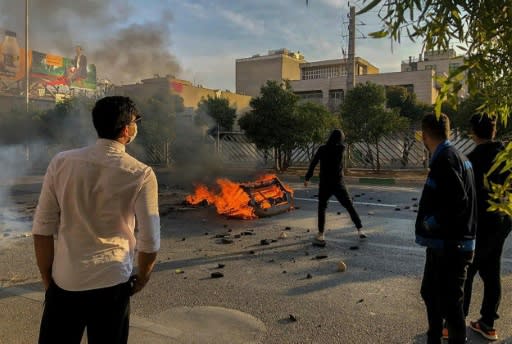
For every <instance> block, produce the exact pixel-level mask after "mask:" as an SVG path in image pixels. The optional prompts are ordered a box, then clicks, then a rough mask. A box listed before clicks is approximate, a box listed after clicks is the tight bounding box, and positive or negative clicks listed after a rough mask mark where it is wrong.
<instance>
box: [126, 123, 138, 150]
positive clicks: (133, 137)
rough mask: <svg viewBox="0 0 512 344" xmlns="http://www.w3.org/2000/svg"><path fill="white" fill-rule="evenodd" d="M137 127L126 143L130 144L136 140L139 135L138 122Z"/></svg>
mask: <svg viewBox="0 0 512 344" xmlns="http://www.w3.org/2000/svg"><path fill="white" fill-rule="evenodd" d="M134 128H135V129H134V130H133V134H132V135H130V138H129V139H128V142H126V144H127V145H128V144H130V143H132V142H133V140H135V137H136V136H137V124H135V127H134Z"/></svg>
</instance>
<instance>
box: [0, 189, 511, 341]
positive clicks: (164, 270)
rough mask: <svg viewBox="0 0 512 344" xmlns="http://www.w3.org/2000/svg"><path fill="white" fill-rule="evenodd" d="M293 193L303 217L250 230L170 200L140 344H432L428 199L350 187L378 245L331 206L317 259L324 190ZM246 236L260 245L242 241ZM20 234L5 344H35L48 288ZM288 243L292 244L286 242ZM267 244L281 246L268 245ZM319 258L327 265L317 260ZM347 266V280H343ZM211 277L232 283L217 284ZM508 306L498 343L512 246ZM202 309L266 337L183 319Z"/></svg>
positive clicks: (11, 250) (170, 196) (26, 202)
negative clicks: (421, 202)
mask: <svg viewBox="0 0 512 344" xmlns="http://www.w3.org/2000/svg"><path fill="white" fill-rule="evenodd" d="M291 186H292V187H293V188H294V189H295V190H296V192H295V197H296V204H295V205H296V208H297V209H296V210H294V211H291V212H288V213H285V214H281V215H278V216H275V217H270V218H263V219H257V220H251V221H243V220H229V219H226V218H223V217H221V216H219V215H217V214H216V213H215V210H214V209H212V208H200V209H188V208H186V207H182V206H181V205H180V200H181V199H182V197H183V195H184V193H183V192H182V191H180V190H174V189H168V190H164V189H163V190H162V192H163V194H162V197H161V213H162V248H161V251H160V253H159V256H158V259H159V261H158V264H157V267H156V270H155V272H154V274H153V276H152V279H151V281H150V283H149V284H148V286H147V287H146V288H145V289H144V290H143V291H142V292H141V293H140V294H138V295H136V296H135V297H134V298H133V299H132V314H133V315H134V319H136V320H135V323H134V328H133V331H132V337H131V339H130V342H131V343H192V342H195V343H228V342H229V343H235V342H237V341H236V340H233V341H231V340H229V341H227V340H226V338H228V337H229V334H230V333H231V334H232V338H233V336H234V337H236V336H238V338H252V339H251V340H249V339H246V340H244V341H239V342H248V343H249V342H253V343H265V344H267V343H276V344H277V343H383V344H384V343H385V344H387V343H424V342H425V331H426V315H425V307H424V305H423V302H422V300H421V297H420V295H419V288H420V282H421V276H422V272H423V264H424V249H422V248H420V247H418V246H416V245H415V244H414V233H413V224H414V219H415V215H416V213H415V212H414V209H415V203H417V200H416V199H419V197H420V192H421V190H420V188H416V187H382V186H362V185H353V186H351V187H350V192H351V194H352V195H353V196H354V199H355V201H356V209H357V210H358V212H359V213H360V215H361V217H362V220H363V224H364V229H365V231H366V233H367V234H368V235H369V238H368V239H367V240H365V241H360V240H359V239H358V238H357V236H356V231H355V228H354V227H353V225H352V224H351V223H350V219H349V217H348V214H347V213H346V212H345V211H344V209H343V208H342V207H341V206H340V205H339V204H337V203H335V202H332V203H330V205H329V209H328V216H327V226H326V227H327V233H326V237H327V241H328V244H327V246H326V247H325V248H316V247H313V246H312V245H311V238H312V236H313V234H314V233H315V231H316V206H317V202H316V198H315V194H316V192H317V189H316V186H315V185H312V186H311V187H309V188H308V189H304V188H303V187H302V186H301V185H300V184H298V183H295V184H294V183H292V184H291ZM17 188H18V191H20V192H14V195H15V197H14V198H12V199H11V201H15V202H19V203H14V205H13V203H12V202H11V204H10V206H9V207H10V208H9V209H10V210H11V211H15V210H16V209H17V211H18V212H19V210H20V209H22V210H23V211H24V212H25V213H24V214H25V215H23V216H29V215H30V209H27V208H30V207H31V206H33V205H34V202H35V199H37V191H38V188H37V186H24V187H22V186H17ZM23 190H24V191H23ZM16 195H17V196H16ZM332 200H333V201H334V198H333V199H332ZM0 206H2V205H0ZM5 206H6V205H5V204H4V205H3V207H4V210H5V209H6V208H5ZM13 207H14V208H16V207H17V208H16V209H12V208H13ZM398 209H399V210H398ZM338 212H339V214H338ZM26 214H28V215H26ZM0 223H1V220H0ZM4 225H5V219H4ZM25 225H29V222H28V223H27V224H25ZM4 227H5V226H4ZM243 232H251V233H253V235H240V237H238V234H242V233H243ZM10 233H13V231H11V232H10ZM15 233H16V234H10V235H9V236H6V237H3V238H2V239H0V240H1V242H2V243H3V244H2V246H1V250H0V286H1V287H2V288H0V308H1V309H2V310H3V311H1V312H0V323H2V326H0V343H9V344H11V343H35V342H36V340H35V337H36V335H37V329H38V322H39V318H40V314H41V311H42V305H41V301H40V297H41V285H40V283H39V282H38V273H37V270H36V268H35V262H34V258H33V251H32V246H31V245H32V242H31V239H30V238H25V237H22V235H18V234H22V233H23V230H20V231H18V230H17V231H16V232H15ZM281 233H286V236H287V237H286V238H284V239H279V236H280V234H281ZM219 234H229V235H230V236H231V237H232V238H233V239H234V242H233V243H231V244H222V243H221V239H219V238H216V237H215V236H216V235H219ZM263 239H269V240H271V241H272V240H275V242H271V243H270V245H261V244H260V241H261V240H263ZM319 255H324V256H327V257H325V258H323V259H317V256H319ZM340 260H342V261H344V262H345V263H346V265H347V271H345V272H339V271H338V263H339V261H340ZM218 264H222V265H224V267H223V268H219V265H218ZM212 272H222V273H223V275H224V277H222V278H217V279H212V278H211V277H210V275H211V273H212ZM30 291H34V292H35V293H30ZM481 291H482V285H481V283H480V281H479V280H478V279H477V282H476V285H475V297H474V301H473V302H474V304H473V305H472V308H471V319H474V318H477V317H478V309H479V304H478V303H479V302H480V301H481ZM503 294H504V295H503V300H502V306H501V308H500V314H501V319H500V320H498V321H497V323H496V326H497V328H498V331H499V335H500V337H501V338H502V339H503V340H502V341H499V343H512V307H511V305H512V245H511V243H510V239H509V241H508V242H507V244H506V249H505V252H504V263H503ZM38 298H39V299H38ZM38 300H39V301H38ZM202 306H213V307H217V308H218V309H224V310H230V311H231V310H235V311H239V312H243V313H244V314H246V315H248V316H249V317H250V318H251V319H253V320H256V321H259V323H258V324H259V325H258V326H256V325H254V326H253V327H251V326H247V327H246V330H247V331H253V332H251V333H249V334H248V333H247V331H246V332H245V333H242V332H243V331H244V329H243V326H238V327H237V328H238V329H240V328H242V330H241V332H240V334H238V335H233V333H235V332H233V331H234V330H233V328H232V327H229V326H228V325H232V320H226V321H225V322H223V321H221V320H222V319H224V318H222V317H221V316H220V315H219V317H218V318H217V317H216V316H214V315H210V316H204V314H206V313H201V314H203V316H202V317H199V316H196V317H195V319H196V320H197V319H198V318H200V321H196V322H194V321H192V320H190V319H188V320H183V319H182V318H180V317H179V316H177V315H176V314H177V313H176V312H177V310H181V309H183V308H181V307H189V308H190V309H198V310H200V309H202V308H200V307H202ZM208 314H211V313H208ZM290 315H292V316H293V318H294V319H295V320H296V321H293V320H292V319H291V317H290ZM178 319H181V320H180V321H178ZM226 319H227V318H226ZM237 319H239V318H237ZM215 320H217V322H215ZM147 324H149V325H147ZM187 324H188V325H187ZM251 324H254V322H252V323H251ZM261 324H263V325H261ZM146 325H147V326H146ZM173 331H174V332H173ZM177 332H180V333H177ZM468 334H469V343H486V342H487V341H484V340H482V339H480V337H479V336H478V335H475V334H473V333H471V330H469V329H468ZM244 336H248V337H244ZM251 336H252V337H251ZM198 338H201V339H198ZM205 338H208V339H205Z"/></svg>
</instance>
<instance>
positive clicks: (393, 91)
mask: <svg viewBox="0 0 512 344" xmlns="http://www.w3.org/2000/svg"><path fill="white" fill-rule="evenodd" d="M386 106H387V107H388V108H389V109H398V111H399V114H400V116H402V117H405V118H407V119H409V121H410V124H411V127H412V128H413V129H416V128H417V127H418V125H419V123H420V122H421V119H422V118H423V116H424V115H425V114H426V113H427V112H430V111H432V106H431V105H429V104H425V103H422V102H420V101H418V100H417V98H416V93H410V92H408V91H407V89H406V88H405V87H401V86H387V87H386Z"/></svg>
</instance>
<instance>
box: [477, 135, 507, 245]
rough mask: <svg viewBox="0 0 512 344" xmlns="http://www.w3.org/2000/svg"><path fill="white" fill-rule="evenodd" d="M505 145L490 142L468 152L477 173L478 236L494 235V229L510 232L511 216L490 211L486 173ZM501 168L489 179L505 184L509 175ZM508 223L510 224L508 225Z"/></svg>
mask: <svg viewBox="0 0 512 344" xmlns="http://www.w3.org/2000/svg"><path fill="white" fill-rule="evenodd" d="M504 149H505V147H504V146H503V143H501V142H488V143H482V144H479V145H478V146H476V148H475V149H474V150H473V151H472V152H471V153H469V154H468V158H469V160H470V161H471V163H472V165H473V170H474V173H475V186H476V192H477V206H478V232H477V237H480V236H488V235H492V234H493V232H494V231H499V230H503V231H506V232H507V233H508V232H510V230H511V228H510V219H509V218H508V219H505V217H509V216H508V215H505V214H503V213H500V212H488V211H487V208H489V203H488V201H489V199H490V197H489V191H490V190H489V189H487V188H486V187H485V184H484V175H485V174H486V173H487V172H488V171H489V170H490V168H491V167H492V165H493V164H494V162H493V161H494V158H495V157H496V155H498V153H500V152H501V151H502V150H504ZM499 172H500V169H498V170H497V171H495V172H493V173H492V174H491V175H490V176H489V177H488V181H489V182H492V183H496V184H503V182H504V181H505V179H506V178H507V176H508V173H499ZM507 224H508V226H507Z"/></svg>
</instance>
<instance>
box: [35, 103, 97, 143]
mask: <svg viewBox="0 0 512 344" xmlns="http://www.w3.org/2000/svg"><path fill="white" fill-rule="evenodd" d="M93 106H94V99H91V98H87V97H72V98H68V99H65V100H64V101H62V102H59V103H57V104H56V105H55V107H54V108H52V109H49V110H46V111H43V112H42V113H41V115H40V121H41V124H40V137H41V138H43V139H44V140H45V141H47V142H48V143H52V144H58V145H61V146H63V147H64V148H77V147H80V146H84V145H86V144H88V143H90V142H91V141H94V140H95V139H96V137H97V135H96V131H95V130H94V126H93V124H92V117H91V111H92V108H93Z"/></svg>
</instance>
